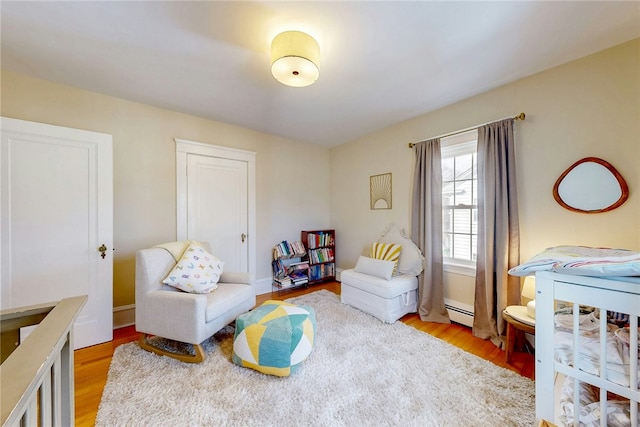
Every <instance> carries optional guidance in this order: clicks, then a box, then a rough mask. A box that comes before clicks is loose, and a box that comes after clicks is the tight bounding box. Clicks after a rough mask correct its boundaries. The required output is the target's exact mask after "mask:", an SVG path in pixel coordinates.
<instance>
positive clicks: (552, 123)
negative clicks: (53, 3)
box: [0, 40, 640, 307]
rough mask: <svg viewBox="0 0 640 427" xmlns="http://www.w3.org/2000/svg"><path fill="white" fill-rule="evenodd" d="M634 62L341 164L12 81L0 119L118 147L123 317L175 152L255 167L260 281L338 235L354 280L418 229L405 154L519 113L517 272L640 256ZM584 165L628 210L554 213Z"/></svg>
mask: <svg viewBox="0 0 640 427" xmlns="http://www.w3.org/2000/svg"><path fill="white" fill-rule="evenodd" d="M639 50H640V42H639V40H635V41H632V42H629V43H625V44H623V45H620V46H618V47H615V48H612V49H608V50H606V51H603V52H600V53H597V54H595V55H591V56H588V57H586V58H582V59H580V60H578V61H574V62H571V63H569V64H565V65H563V66H560V67H557V68H554V69H551V70H548V71H544V72H541V73H539V74H536V75H534V76H531V77H528V78H525V79H522V80H519V81H517V82H515V83H513V84H509V85H506V86H503V87H500V88H498V89H495V90H492V91H490V92H487V93H484V94H482V95H479V96H476V97H473V98H469V99H467V100H465V101H462V102H459V103H456V104H454V105H451V106H449V107H446V108H443V109H441V110H438V111H435V112H432V113H429V114H425V115H423V116H420V117H417V118H415V119H412V120H409V121H406V122H403V123H400V124H397V125H395V126H392V127H389V128H387V129H384V130H381V131H379V132H376V133H373V134H371V135H367V136H365V137H362V138H360V139H357V140H355V141H352V142H350V143H348V144H344V145H342V146H339V147H336V148H334V149H332V150H328V149H325V148H321V147H317V146H313V145H308V144H302V143H298V142H295V141H290V140H286V139H282V138H278V137H275V136H271V135H266V134H262V133H258V132H254V131H250V130H247V129H244V128H240V127H236V126H232V125H228V124H224V123H220V122H214V121H210V120H205V119H202V118H198V117H194V116H189V115H185V114H179V113H176V112H172V111H168V110H163V109H159V108H154V107H150V106H147V105H143V104H139V103H134V102H129V101H126V100H122V99H118V98H114V97H109V96H105V95H101V94H97V93H93V92H88V91H83V90H79V89H74V88H71V87H68V86H62V85H57V84H53V83H49V82H45V81H42V80H37V79H32V78H29V77H26V76H23V75H19V74H15V73H11V72H6V71H5V72H2V75H1V78H2V82H1V83H2V94H1V102H2V103H1V110H0V114H2V115H3V116H7V117H14V118H18V119H23V120H32V121H37V122H43V123H50V124H54V125H60V126H68V127H75V128H79V129H86V130H93V131H98V132H104V133H109V134H112V135H113V140H114V210H115V212H114V244H115V248H116V253H115V261H114V305H115V306H116V307H117V306H123V305H128V304H132V303H133V302H134V297H133V295H134V290H133V286H134V254H135V251H136V250H137V249H140V248H144V247H147V246H150V245H153V244H156V243H160V242H165V241H170V240H173V239H175V237H176V225H175V221H176V217H175V211H176V207H175V203H176V202H175V197H176V196H175V154H174V153H175V147H174V142H173V138H184V139H188V140H193V141H200V142H205V143H210V144H215V145H222V146H228V147H233V148H239V149H245V150H251V151H255V152H256V153H257V157H256V159H257V189H256V190H257V191H256V192H257V200H256V202H257V234H258V235H257V236H255V237H256V239H257V240H258V245H257V246H258V249H257V257H258V260H257V270H258V271H257V279H258V280H268V279H269V278H270V257H271V247H272V246H273V245H274V244H276V243H277V242H279V241H280V240H282V239H289V240H293V239H297V238H299V237H298V236H299V231H300V230H302V229H313V228H324V227H328V226H331V227H333V228H335V229H336V232H337V260H338V267H340V268H348V267H351V266H353V265H354V264H355V261H356V259H357V257H358V255H360V254H362V253H365V248H366V247H367V245H368V244H370V243H371V242H372V241H373V240H375V239H376V238H377V237H378V236H379V233H380V232H381V231H382V230H383V229H384V227H385V226H386V225H387V223H389V222H390V221H395V222H397V223H398V224H400V225H401V226H402V227H404V228H406V229H407V230H408V229H409V228H410V219H409V212H410V203H411V183H412V179H413V178H412V177H413V151H412V150H410V149H408V148H407V143H408V142H414V141H420V140H424V139H426V138H429V137H433V136H437V135H441V134H444V133H447V132H451V131H455V130H458V129H463V128H467V127H470V126H474V125H477V124H479V123H484V122H487V121H492V120H495V119H499V118H503V117H508V116H511V115H514V114H517V113H519V112H520V111H524V112H525V113H526V114H527V120H526V121H525V122H518V124H517V161H518V168H519V169H518V190H519V191H518V197H519V206H520V220H521V236H522V239H521V252H522V259H523V260H524V259H527V258H529V257H531V256H532V255H534V254H535V253H537V252H539V251H540V250H542V249H544V248H545V247H548V246H553V245H559V244H580V245H595V246H613V247H624V248H629V249H635V250H640V197H639V196H638V189H639V188H640V171H639V169H640V168H639V167H638V165H639V164H640V123H639V121H640V105H639V104H640V87H639V84H640V83H639V78H638V76H640V65H639V56H640V55H639ZM585 156H596V157H602V158H604V159H605V160H607V161H609V162H610V163H611V164H613V165H614V166H615V167H616V168H617V169H618V170H619V171H620V173H621V174H622V175H623V176H624V177H625V179H626V180H627V182H628V184H629V188H630V193H631V194H630V197H629V200H628V201H627V202H626V203H625V205H623V206H622V207H621V208H619V209H617V210H615V211H613V212H609V213H605V214H598V215H585V214H577V213H572V212H569V211H567V210H564V209H563V208H562V207H560V206H559V205H557V204H556V203H555V201H554V199H553V197H552V195H551V189H552V187H553V184H554V182H555V180H556V178H557V177H558V176H559V175H560V173H562V171H563V170H564V169H565V168H566V167H568V166H569V165H571V164H572V163H573V162H574V161H576V160H577V159H579V158H582V157H585ZM306 159H313V164H314V168H313V170H309V167H308V162H306V161H305V160H306ZM386 172H391V173H393V209H391V210H376V211H371V210H369V176H371V175H376V174H380V173H386ZM328 200H330V201H331V203H330V204H329V203H328ZM329 217H330V221H329ZM445 280H446V282H447V284H448V288H449V290H448V296H449V297H453V298H455V299H457V300H459V301H462V302H466V303H468V304H472V303H473V301H472V298H471V299H469V298H468V296H466V297H465V296H464V295H462V294H460V295H458V293H461V292H462V291H465V292H466V291H468V289H466V290H464V289H463V290H462V291H461V288H460V287H459V286H458V287H456V283H458V284H459V283H460V280H462V281H463V282H464V283H466V284H465V285H464V286H463V288H464V287H466V288H468V287H469V286H471V285H472V280H470V278H468V277H464V276H457V275H449V276H448V277H447V278H446V279H445ZM469 283H471V285H469ZM467 293H468V292H467ZM465 298H467V300H465Z"/></svg>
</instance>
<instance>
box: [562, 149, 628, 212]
mask: <svg viewBox="0 0 640 427" xmlns="http://www.w3.org/2000/svg"><path fill="white" fill-rule="evenodd" d="M628 197H629V187H627V183H626V182H625V180H624V178H622V175H620V173H619V172H618V171H617V170H616V169H615V168H614V167H613V166H611V164H609V163H608V162H607V161H605V160H602V159H599V158H597V157H585V158H584V159H581V160H578V161H577V162H575V163H574V164H573V165H571V166H570V167H569V168H568V169H567V170H566V171H564V173H563V174H562V175H560V177H559V178H558V180H557V181H556V184H555V185H554V186H553V198H554V199H556V202H558V203H559V204H560V206H562V207H564V208H566V209H569V210H570V211H574V212H583V213H600V212H607V211H610V210H613V209H615V208H617V207H619V206H620V205H622V204H623V203H624V202H625V201H626V200H627V198H628Z"/></svg>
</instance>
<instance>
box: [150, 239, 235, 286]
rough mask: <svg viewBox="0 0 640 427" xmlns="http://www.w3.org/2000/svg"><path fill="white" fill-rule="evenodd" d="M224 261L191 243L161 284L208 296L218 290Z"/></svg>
mask: <svg viewBox="0 0 640 427" xmlns="http://www.w3.org/2000/svg"><path fill="white" fill-rule="evenodd" d="M223 267H224V261H220V260H219V259H218V258H216V257H215V256H213V255H211V254H210V253H208V252H207V251H205V250H204V248H202V246H200V245H199V244H197V243H191V244H190V245H189V247H187V249H186V250H185V251H184V254H183V255H182V258H180V260H179V261H178V263H177V264H176V266H175V267H174V268H173V270H171V273H169V275H168V276H167V277H165V279H164V280H163V281H162V283H164V284H166V285H169V286H173V287H174V288H177V289H180V290H181V291H185V292H190V293H193V294H208V293H209V292H212V291H213V290H215V289H217V288H218V280H220V275H221V274H222V268H223Z"/></svg>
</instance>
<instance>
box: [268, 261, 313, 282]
mask: <svg viewBox="0 0 640 427" xmlns="http://www.w3.org/2000/svg"><path fill="white" fill-rule="evenodd" d="M301 264H302V263H301ZM308 268H309V264H308V263H306V267H305V268H296V267H294V268H293V269H290V270H289V273H288V274H287V275H284V276H282V277H275V276H274V279H273V282H274V284H275V285H276V286H277V287H279V288H290V287H291V286H301V285H306V284H307V283H309V274H308V271H309V269H308Z"/></svg>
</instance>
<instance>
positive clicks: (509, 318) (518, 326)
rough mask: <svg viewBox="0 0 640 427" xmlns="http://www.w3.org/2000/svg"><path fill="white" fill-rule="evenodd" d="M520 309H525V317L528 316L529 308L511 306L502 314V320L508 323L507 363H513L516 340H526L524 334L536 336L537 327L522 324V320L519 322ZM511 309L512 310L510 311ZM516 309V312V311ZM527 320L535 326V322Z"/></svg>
mask: <svg viewBox="0 0 640 427" xmlns="http://www.w3.org/2000/svg"><path fill="white" fill-rule="evenodd" d="M520 307H522V308H523V309H524V311H523V315H524V316H527V314H526V309H527V307H524V306H510V307H507V308H506V309H505V310H504V311H503V312H502V318H503V319H504V320H505V322H507V342H506V346H505V352H506V355H507V363H511V354H512V353H513V348H514V346H515V343H516V338H518V340H519V341H520V340H522V341H524V340H525V337H524V334H525V333H527V334H531V335H535V334H536V327H535V326H532V325H529V324H527V323H524V322H521V321H520V320H518V317H520V312H521V311H522V310H521V309H519V308H520ZM509 309H511V310H509ZM514 309H515V310H514ZM526 319H528V320H530V321H531V322H532V323H534V324H535V320H534V319H532V318H530V317H528V316H527V317H526Z"/></svg>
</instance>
